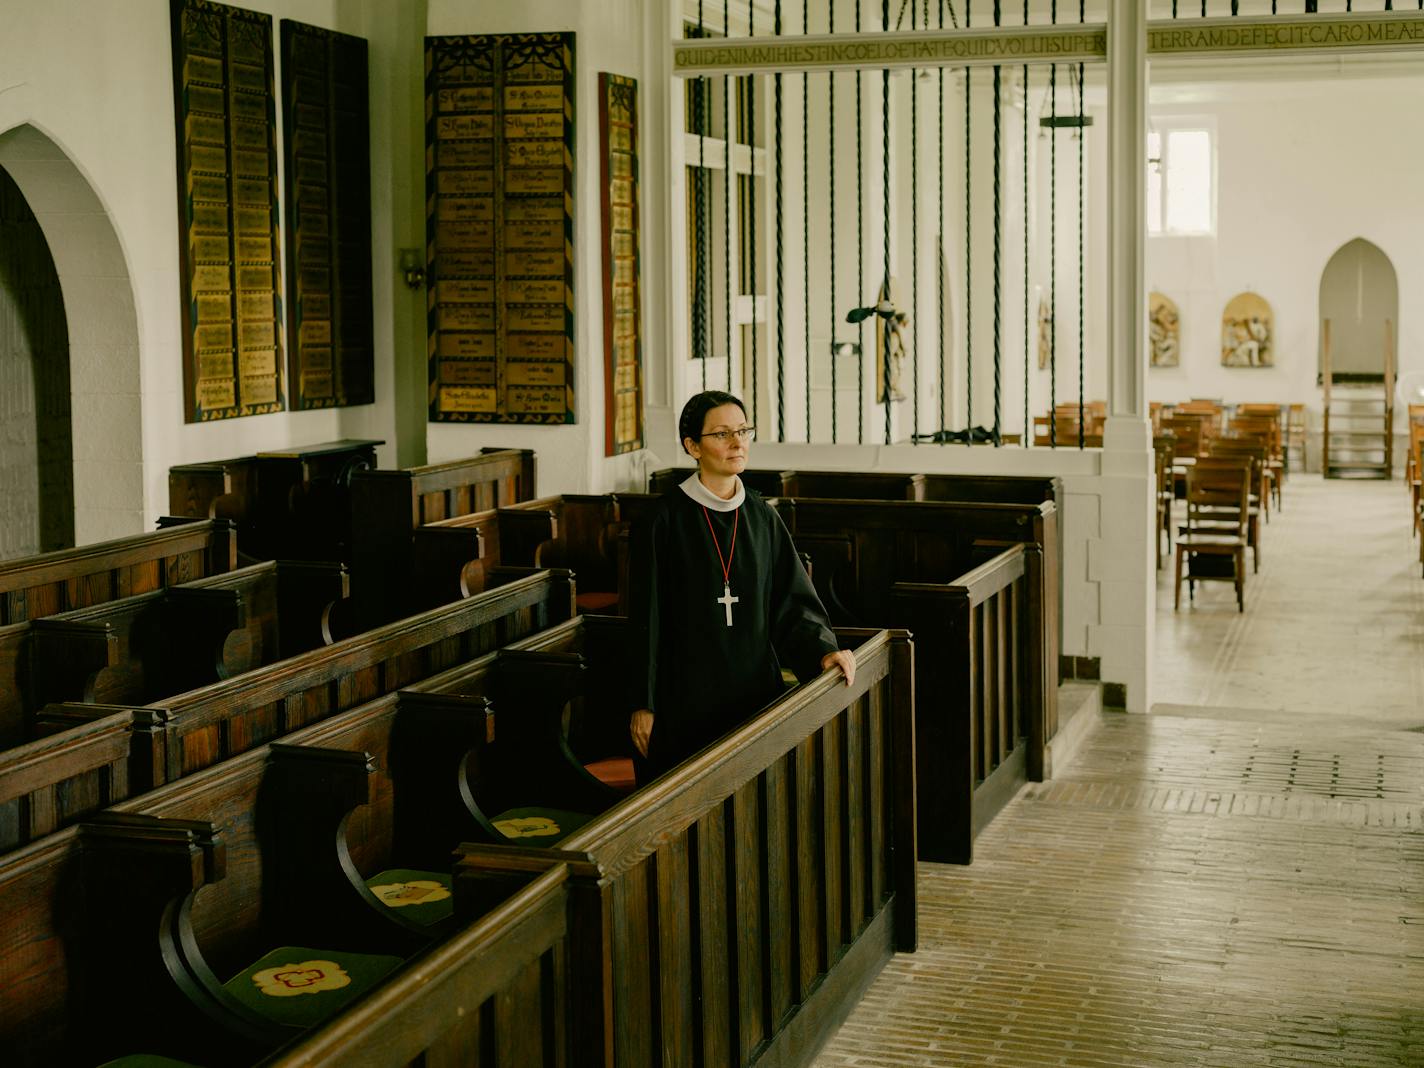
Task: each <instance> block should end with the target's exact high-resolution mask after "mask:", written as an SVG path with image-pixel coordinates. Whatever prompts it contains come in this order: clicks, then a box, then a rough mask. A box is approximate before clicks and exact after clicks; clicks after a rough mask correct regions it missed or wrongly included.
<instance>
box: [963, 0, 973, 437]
mask: <svg viewBox="0 0 1424 1068" xmlns="http://www.w3.org/2000/svg"><path fill="white" fill-rule="evenodd" d="M972 14H973V9H972V5H968V4H966V5H965V8H964V28H965V29H966V30H967V29H969V28H970V21H969V20H970V18H971V17H972ZM970 74H971V68H969V67H965V68H964V425H965V427H966V428H967V429H969V430H971V431H972V430H973V428H974V216H973V209H974V166H973V164H974V146H973V131H974V118H973V112H972V109H971V107H970V103H971V96H972V94H971V93H970V91H969V90H970ZM970 440H971V441H972V440H973V438H972V436H971V438H970Z"/></svg>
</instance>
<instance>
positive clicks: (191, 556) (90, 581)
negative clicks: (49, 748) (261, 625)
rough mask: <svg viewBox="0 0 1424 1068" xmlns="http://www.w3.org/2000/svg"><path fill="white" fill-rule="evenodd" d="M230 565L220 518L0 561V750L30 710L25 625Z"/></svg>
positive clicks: (20, 731) (227, 526)
mask: <svg viewBox="0 0 1424 1068" xmlns="http://www.w3.org/2000/svg"><path fill="white" fill-rule="evenodd" d="M236 566H237V543H236V539H235V538H234V537H233V527H232V524H231V523H229V522H228V521H226V520H222V519H218V520H211V521H208V522H202V523H184V524H181V525H177V526H173V527H170V528H168V529H165V530H159V531H154V532H152V533H149V534H135V535H133V536H132V537H127V538H119V539H117V540H115V541H104V542H98V543H96V544H94V545H84V546H81V547H79V548H77V549H63V550H61V551H59V552H53V553H43V554H41V555H39V556H27V557H22V558H20V559H16V560H7V561H4V562H3V563H0V748H4V747H7V746H11V745H14V744H16V743H17V742H19V741H21V740H23V738H24V737H25V732H26V712H27V709H28V708H30V707H32V705H31V700H30V696H29V695H30V693H31V685H32V682H31V679H30V671H29V656H30V644H31V638H32V632H31V628H30V626H29V624H28V621H29V620H33V619H38V618H40V617H43V616H48V615H53V614H55V613H57V612H64V611H67V610H69V609H74V608H84V607H87V606H89V605H96V604H104V603H106V602H108V601H112V600H115V599H118V598H122V597H130V596H133V595H134V594H139V593H146V592H148V591H150V590H158V589H163V588H164V587H166V586H170V585H177V584H178V583H182V582H188V581H190V580H192V579H199V578H203V577H204V576H207V575H216V574H221V573H223V572H226V571H231V570H232V569H233V568H234V567H236Z"/></svg>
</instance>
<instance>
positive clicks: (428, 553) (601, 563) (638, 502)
mask: <svg viewBox="0 0 1424 1068" xmlns="http://www.w3.org/2000/svg"><path fill="white" fill-rule="evenodd" d="M656 500H657V497H656V496H654V495H651V494H645V493H622V492H620V493H611V494H603V495H585V494H565V495H563V496H562V497H546V498H541V499H538V500H533V501H525V502H522V503H520V504H518V505H513V506H511V507H508V508H500V509H496V510H493V511H489V512H476V513H474V514H472V515H468V516H457V517H455V518H453V519H446V520H441V521H438V522H435V523H429V524H427V525H425V526H423V527H420V528H418V529H417V530H416V532H415V535H414V539H413V540H414V546H415V550H414V555H415V560H416V565H415V579H414V581H413V582H412V588H413V589H414V590H416V591H417V594H416V595H417V597H418V598H419V601H418V603H420V604H421V605H434V604H444V603H446V602H448V601H452V600H456V599H458V598H460V597H468V596H470V595H471V594H472V593H475V592H478V591H479V590H480V589H483V588H484V584H485V583H486V582H487V581H488V576H489V575H490V574H491V573H493V574H495V575H496V576H497V574H498V568H499V567H501V566H505V565H522V566H537V567H563V568H567V569H569V570H571V571H573V572H574V576H575V582H576V585H577V587H578V594H579V609H580V611H592V612H609V611H617V612H618V613H619V614H626V605H624V603H623V594H624V592H625V590H626V587H627V543H626V542H627V532H628V530H629V528H630V527H631V525H632V524H633V523H635V522H637V521H638V519H639V517H640V516H642V515H643V514H645V513H646V512H647V510H648V509H649V508H650V507H651V506H652V505H653V503H654V502H656Z"/></svg>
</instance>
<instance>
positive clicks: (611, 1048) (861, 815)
mask: <svg viewBox="0 0 1424 1068" xmlns="http://www.w3.org/2000/svg"><path fill="white" fill-rule="evenodd" d="M845 637H847V638H849V639H850V640H851V641H853V642H854V641H858V642H860V643H861V644H859V647H858V648H857V650H856V654H857V669H856V681H855V685H854V687H852V688H850V689H847V688H846V687H845V685H844V684H843V682H841V681H840V680H839V679H838V678H836V677H834V676H832V675H823V676H822V677H821V678H820V679H818V680H816V681H815V682H812V683H809V684H807V685H806V686H803V687H801V688H800V689H798V690H796V691H794V692H793V693H791V694H789V695H787V696H786V697H784V698H783V699H781V700H780V701H778V702H776V703H775V704H773V705H771V706H769V707H768V708H767V709H766V710H764V711H763V712H762V714H761V715H759V716H757V717H756V718H755V719H753V720H752V721H751V722H749V723H747V724H746V725H745V726H743V727H742V728H740V729H739V730H737V731H735V732H734V733H732V734H730V735H728V736H727V737H726V738H724V739H722V740H721V741H719V742H717V743H715V744H714V745H712V746H710V747H709V748H707V749H706V750H704V751H703V752H702V753H701V754H699V755H697V756H694V757H693V758H692V759H690V760H689V761H687V762H685V763H684V764H682V765H680V766H679V767H678V768H677V769H675V770H673V771H672V772H670V773H669V774H667V775H665V776H663V777H662V778H661V779H659V780H658V781H657V782H655V783H653V784H651V785H650V786H648V787H646V788H644V789H643V790H640V791H638V792H637V793H635V794H633V795H632V796H631V797H629V798H627V799H626V800H624V801H622V802H620V803H619V804H618V805H616V806H614V807H613V808H611V809H609V810H608V811H607V812H605V813H604V814H603V815H602V816H601V817H599V818H598V819H597V820H594V821H593V822H591V823H589V824H586V825H585V826H584V827H583V828H582V829H581V830H579V831H578V832H576V833H575V834H574V835H573V836H571V837H569V838H567V839H565V840H564V841H563V842H561V843H559V845H558V847H556V848H553V849H538V848H528V847H524V848H520V847H509V846H504V847H501V846H479V845H471V846H467V847H465V848H464V850H463V858H462V860H461V861H460V864H459V866H458V867H457V886H459V887H460V889H459V890H457V894H465V893H467V894H469V895H470V896H472V897H474V898H475V899H476V900H478V901H483V900H485V899H489V900H492V901H497V900H501V899H505V898H507V897H508V895H509V893H510V892H511V890H513V889H520V888H523V887H524V885H525V884H526V883H527V881H528V880H529V879H530V878H531V877H532V876H535V875H539V874H544V873H547V872H548V871H551V870H553V869H555V868H556V867H557V866H559V865H561V864H567V865H568V866H569V869H570V883H571V887H570V894H571V919H570V928H569V934H568V944H569V948H568V983H569V990H570V992H571V997H570V998H569V999H568V1002H569V1005H570V1009H571V1012H572V1014H573V1019H572V1021H571V1022H570V1034H571V1039H572V1047H573V1049H574V1050H576V1051H578V1053H579V1058H580V1059H579V1063H580V1064H597V1065H605V1066H608V1068H613V1066H615V1065H616V1066H619V1068H624V1066H627V1068H642V1066H645V1065H657V1064H668V1063H670V1064H692V1063H706V1064H727V1063H737V1064H746V1063H750V1062H751V1061H753V1060H754V1059H757V1060H758V1063H766V1064H804V1063H809V1061H810V1060H811V1058H812V1057H814V1055H815V1053H816V1051H817V1050H818V1049H819V1047H820V1046H821V1044H822V1043H823V1042H824V1041H825V1040H826V1039H827V1038H828V1037H829V1036H830V1034H832V1033H833V1032H834V1031H835V1029H836V1027H837V1026H839V1024H840V1022H841V1021H842V1020H843V1019H844V1018H845V1016H846V1014H847V1013H848V1012H849V1011H850V1009H851V1008H852V1007H853V1006H854V1005H855V1003H856V1001H857V1000H858V999H859V997H860V995H861V993H862V992H863V991H864V989H865V988H866V986H868V984H869V983H870V981H871V980H872V979H873V978H874V976H875V975H876V974H877V973H878V972H879V970H880V968H881V967H882V966H883V964H884V963H885V961H886V960H887V959H888V958H889V956H890V955H891V954H892V953H893V952H895V951H897V950H898V951H901V952H909V951H913V949H914V948H915V940H916V915H915V859H914V825H915V798H914V788H913V761H914V752H915V743H914V726H913V703H912V701H913V698H912V696H911V694H912V686H913V683H912V664H911V660H912V656H911V652H910V645H909V641H908V635H906V634H904V633H889V632H881V633H876V634H874V635H873V636H867V635H866V634H865V632H860V633H858V634H856V635H854V636H850V635H846V636H845ZM341 1026H342V1024H341V1022H340V1021H338V1022H335V1023H333V1024H332V1027H333V1028H339V1027H341Z"/></svg>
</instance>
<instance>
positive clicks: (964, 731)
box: [892, 545, 1055, 864]
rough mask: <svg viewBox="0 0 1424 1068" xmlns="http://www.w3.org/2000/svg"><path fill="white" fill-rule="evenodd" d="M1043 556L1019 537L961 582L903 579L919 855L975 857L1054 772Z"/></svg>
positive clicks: (964, 860)
mask: <svg viewBox="0 0 1424 1068" xmlns="http://www.w3.org/2000/svg"><path fill="white" fill-rule="evenodd" d="M1042 562H1043V554H1042V551H1041V550H1040V549H1039V547H1038V546H1035V545H1015V546H1012V547H1011V548H1009V549H1007V550H1005V551H1004V552H1002V553H1000V554H999V555H998V556H996V557H994V558H993V559H992V560H990V561H988V562H987V563H985V564H983V565H981V566H980V567H977V568H975V569H974V570H973V571H970V572H968V573H967V574H964V575H962V576H960V577H959V578H958V579H957V580H956V581H954V582H952V583H921V582H902V583H896V584H895V586H894V588H893V594H894V598H895V600H896V602H897V603H896V605H895V607H894V608H893V609H892V611H893V613H894V618H895V619H896V620H897V621H902V622H903V625H904V626H906V627H908V628H909V629H910V631H911V633H913V634H914V635H915V641H916V643H917V645H918V647H919V648H920V650H921V656H920V657H919V658H917V672H916V687H917V689H918V692H919V695H920V696H919V699H918V700H919V707H920V715H919V716H918V717H917V720H916V749H915V751H916V754H917V756H918V759H919V766H918V768H917V778H918V783H919V802H920V811H921V813H922V815H921V820H920V824H919V826H920V856H921V857H922V858H924V859H926V860H940V861H949V862H952V863H957V864H968V863H970V862H971V861H972V860H973V859H974V839H975V838H976V837H977V836H978V834H979V832H980V831H981V830H983V829H984V827H985V826H987V825H988V823H989V821H990V820H991V819H993V817H994V816H995V815H996V814H997V813H998V812H999V810H1000V809H1002V808H1003V807H1004V805H1006V804H1007V803H1008V802H1009V801H1010V800H1012V799H1013V796H1014V794H1015V793H1016V792H1017V790H1018V787H1019V785H1020V784H1021V783H1022V782H1023V781H1024V780H1025V779H1029V780H1032V781H1035V782H1041V781H1042V780H1043V771H1044V768H1043V758H1044V751H1045V747H1046V743H1047V739H1048V735H1047V734H1046V729H1047V725H1046V724H1045V722H1044V710H1045V709H1046V708H1048V707H1050V703H1049V702H1048V701H1046V700H1045V695H1046V692H1047V691H1048V690H1049V689H1050V688H1051V687H1052V686H1053V685H1054V682H1053V680H1054V678H1055V676H1054V675H1053V673H1052V672H1050V671H1049V670H1048V665H1047V664H1045V663H1044V662H1043V659H1042V657H1043V656H1044V655H1046V654H1044V653H1043V652H1042V651H1041V645H1040V643H1038V642H1036V641H1035V640H1034V635H1038V634H1042V633H1044V631H1045V629H1046V627H1047V625H1048V624H1047V621H1046V620H1045V619H1044V617H1043V605H1042V602H1041V600H1040V599H1039V598H1037V597H1035V596H1034V594H1033V591H1034V590H1035V588H1036V587H1037V586H1038V585H1039V583H1040V582H1041V571H1042Z"/></svg>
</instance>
